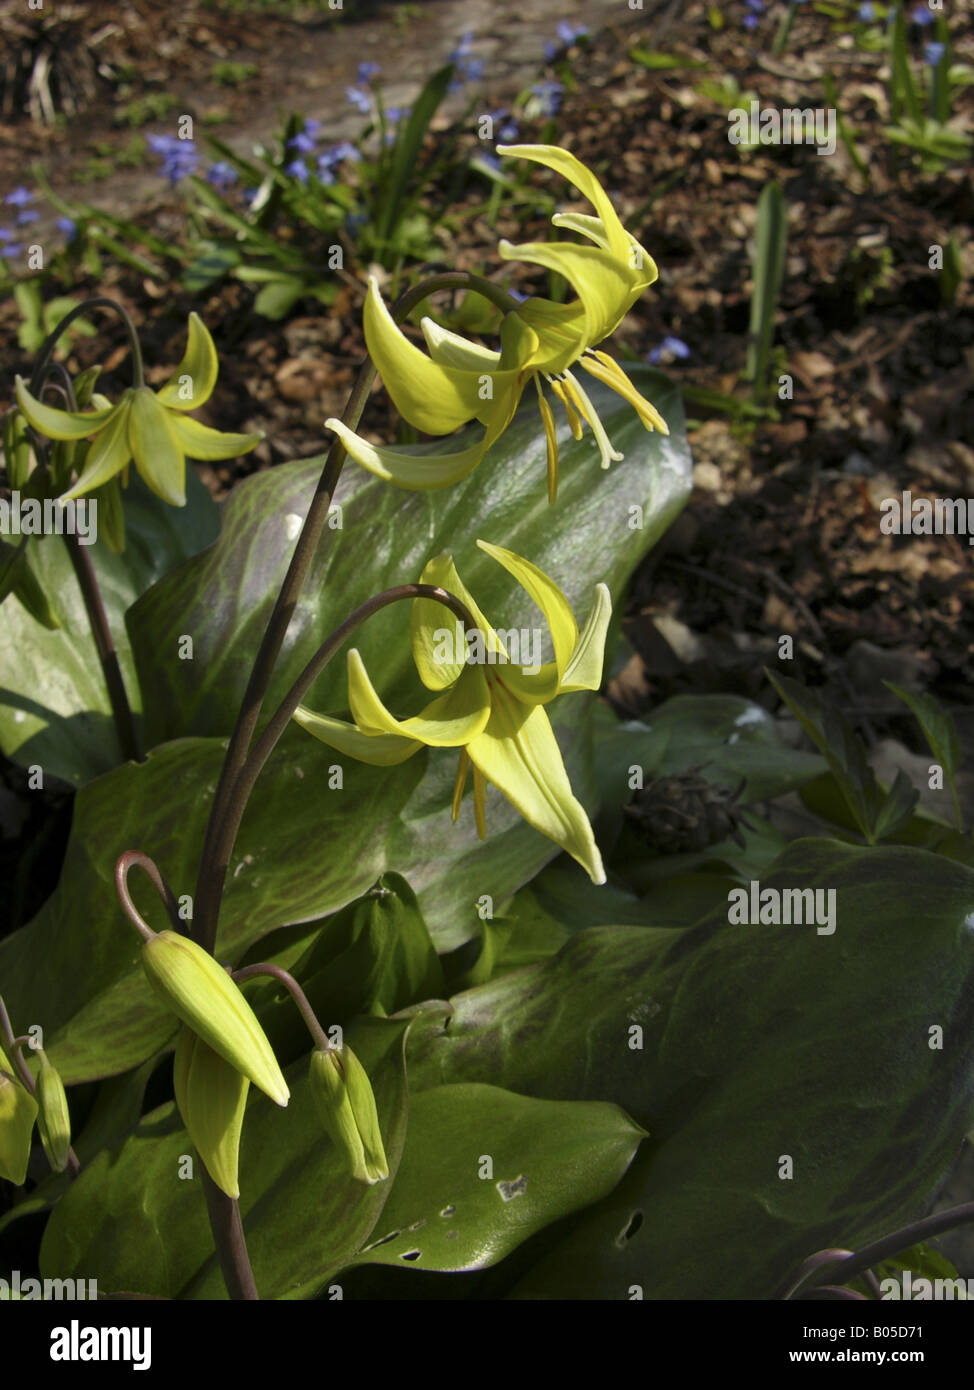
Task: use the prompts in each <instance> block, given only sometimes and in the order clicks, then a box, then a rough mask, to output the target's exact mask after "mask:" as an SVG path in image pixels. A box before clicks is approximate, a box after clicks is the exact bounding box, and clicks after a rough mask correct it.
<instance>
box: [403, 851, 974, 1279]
mask: <svg viewBox="0 0 974 1390" xmlns="http://www.w3.org/2000/svg"><path fill="white" fill-rule="evenodd" d="M768 887H774V888H777V889H779V890H784V889H786V888H800V889H808V888H812V889H817V890H821V891H822V892H823V893H827V892H828V891H829V890H834V891H835V894H836V899H835V904H836V915H835V921H836V929H835V931H834V933H833V934H831V935H829V934H819V931H818V929H817V926H816V925H804V926H795V925H792V926H787V925H771V924H767V925H747V926H745V925H732V924H731V923H730V922H729V920H728V911H727V907H726V906H725V907H724V908H723V909H722V910H718V911H715V912H714V913H713V914H712V915H711V916H710V917H709V918H708V919H706V920H705V921H703V922H701V923H700V924H699V925H697V926H694V927H692V928H689V929H688V930H686V931H680V932H673V931H668V930H665V929H653V928H638V927H618V928H612V927H603V928H595V929H592V930H590V931H584V932H581V933H579V934H578V935H576V936H575V937H573V938H572V940H571V941H570V942H569V944H568V945H567V946H566V947H565V948H564V949H563V950H562V951H561V952H560V953H559V954H558V955H557V956H556V957H554V958H553V959H551V960H549V961H546V962H544V963H542V964H539V965H536V966H531V967H528V968H527V969H524V970H521V971H517V972H515V973H514V974H511V975H507V976H505V977H504V978H502V979H499V980H494V981H492V982H491V983H490V984H488V985H485V986H482V987H480V988H478V989H475V990H471V991H469V992H468V993H466V994H462V995H460V996H458V997H457V998H455V999H454V1000H453V1001H452V1005H451V1008H452V1015H450V1014H448V1013H447V1011H446V1010H445V1009H444V1010H443V1011H442V1012H438V1011H437V1010H436V1009H435V1008H431V1009H430V1010H429V1011H428V1012H426V1013H425V1014H423V1015H421V1016H420V1018H419V1019H417V1021H416V1025H415V1028H414V1032H413V1035H412V1039H411V1043H410V1047H409V1051H408V1057H407V1063H408V1069H409V1082H410V1089H411V1092H412V1094H413V1097H414V1099H415V1098H416V1096H417V1095H418V1094H419V1093H420V1092H422V1091H425V1090H428V1089H431V1088H433V1087H436V1086H441V1085H450V1084H453V1083H459V1082H462V1081H464V1080H468V1079H470V1078H476V1079H478V1080H482V1081H485V1082H487V1083H489V1084H491V1085H499V1086H503V1087H505V1088H507V1089H510V1090H514V1091H517V1092H518V1093H520V1094H523V1095H533V1096H536V1097H539V1098H543V1099H576V1100H578V1099H589V1100H592V1099H600V1100H607V1101H611V1102H613V1103H615V1104H617V1105H620V1106H622V1107H623V1109H625V1110H626V1111H627V1113H628V1114H630V1115H631V1116H632V1118H633V1119H635V1120H636V1122H637V1123H639V1124H641V1125H643V1127H644V1128H646V1129H647V1130H649V1131H650V1132H651V1134H652V1139H651V1140H650V1141H649V1143H648V1144H647V1146H646V1147H645V1148H644V1149H643V1150H641V1151H640V1153H639V1154H638V1155H637V1157H636V1159H635V1160H634V1163H633V1165H632V1167H631V1169H630V1170H629V1172H628V1174H627V1175H626V1177H625V1178H624V1179H623V1181H622V1183H621V1184H620V1186H619V1187H618V1188H617V1189H616V1190H615V1191H614V1192H613V1193H612V1195H611V1196H610V1197H609V1198H608V1199H607V1200H606V1201H604V1202H602V1203H600V1204H599V1205H598V1206H596V1207H594V1208H592V1210H591V1212H589V1213H586V1214H585V1215H584V1216H583V1217H582V1218H581V1220H580V1222H579V1223H578V1224H577V1225H576V1226H575V1227H574V1228H573V1229H572V1230H570V1231H569V1233H568V1234H567V1235H566V1236H565V1237H564V1238H563V1239H559V1240H558V1241H557V1243H556V1244H555V1245H554V1246H553V1247H552V1248H551V1249H550V1250H549V1251H548V1252H547V1253H545V1254H544V1255H543V1257H542V1258H541V1260H540V1261H539V1264H538V1266H537V1268H536V1269H535V1270H534V1271H533V1272H532V1273H530V1274H528V1275H526V1276H525V1277H524V1278H523V1280H522V1281H521V1282H520V1283H519V1284H518V1286H517V1288H516V1289H515V1294H516V1295H518V1296H524V1297H545V1298H558V1297H572V1298H628V1297H629V1296H630V1294H629V1290H630V1289H631V1287H632V1286H633V1285H638V1286H639V1287H640V1288H641V1290H642V1293H643V1297H644V1298H669V1299H683V1298H769V1297H774V1296H775V1293H776V1291H777V1290H778V1289H779V1287H780V1286H781V1285H782V1283H783V1282H784V1281H785V1280H786V1279H787V1277H788V1276H789V1274H790V1273H791V1272H792V1270H793V1269H794V1268H796V1267H797V1266H798V1264H800V1263H801V1261H802V1259H804V1258H805V1256H807V1255H809V1254H812V1253H813V1252H815V1251H816V1250H819V1249H823V1248H825V1247H829V1246H839V1247H845V1248H853V1249H854V1248H856V1246H857V1245H862V1244H864V1243H866V1242H867V1241H869V1240H871V1239H874V1238H876V1237H878V1236H879V1235H881V1234H884V1233H887V1232H888V1231H890V1230H892V1229H895V1228H896V1226H897V1225H901V1224H906V1223H907V1222H908V1221H909V1220H912V1219H914V1218H915V1217H917V1216H919V1215H920V1214H922V1212H923V1210H924V1204H925V1202H926V1201H927V1199H928V1198H929V1197H930V1196H932V1194H933V1193H934V1192H935V1191H936V1190H937V1187H938V1185H939V1183H940V1182H941V1181H942V1179H943V1177H944V1175H945V1173H946V1171H947V1170H948V1169H949V1167H950V1165H951V1164H952V1163H953V1161H954V1160H955V1158H956V1152H957V1149H958V1147H959V1145H960V1143H961V1141H962V1139H963V1136H964V1134H965V1132H966V1131H967V1129H969V1127H970V1124H971V1120H972V1116H974V1027H972V1007H974V1005H972V1001H974V873H972V872H970V871H969V870H968V869H966V868H963V867H961V866H959V865H954V864H951V863H949V862H947V861H944V860H943V859H940V858H937V857H935V856H932V855H929V854H926V853H924V852H922V851H918V850H912V849H904V848H899V847H898V848H896V849H886V848H882V849H865V848H860V847H854V846H845V845H840V844H838V843H837V842H835V841H828V840H803V841H798V842H797V843H795V844H794V845H792V846H790V847H789V849H788V850H787V851H786V853H785V854H784V855H783V856H782V857H781V859H780V860H779V861H778V863H777V865H776V866H775V868H774V871H773V872H772V873H770V874H768V875H765V876H762V879H761V881H760V888H761V889H766V888H768ZM826 901H827V900H825V899H823V905H824V904H825V902H826ZM447 1019H449V1022H448V1025H447ZM935 1025H936V1026H939V1027H942V1029H943V1046H942V1048H939V1049H938V1048H936V1047H934V1046H932V1045H931V1038H932V1037H933V1036H934V1035H932V1034H931V1031H930V1030H931V1029H932V1028H933V1027H934V1026H935ZM634 1029H635V1030H636V1031H635V1032H634ZM640 1044H641V1045H640ZM783 1155H789V1156H790V1157H791V1158H792V1160H793V1163H794V1170H793V1177H792V1178H790V1179H785V1178H782V1177H779V1171H780V1169H781V1163H782V1156H783Z"/></svg>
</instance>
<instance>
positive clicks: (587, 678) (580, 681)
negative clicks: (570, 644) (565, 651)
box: [559, 584, 612, 692]
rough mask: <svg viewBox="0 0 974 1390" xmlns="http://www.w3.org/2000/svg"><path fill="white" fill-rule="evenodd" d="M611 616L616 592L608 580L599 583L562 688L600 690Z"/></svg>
mask: <svg viewBox="0 0 974 1390" xmlns="http://www.w3.org/2000/svg"><path fill="white" fill-rule="evenodd" d="M611 617H612V595H611V594H610V593H609V590H608V588H607V587H606V586H605V585H604V584H596V586H595V600H594V602H593V604H592V608H591V611H590V612H589V615H588V618H587V620H586V622H585V626H584V627H583V628H582V631H581V633H580V635H579V638H578V641H577V643H576V644H575V650H574V651H573V652H572V655H571V658H570V660H569V662H568V665H567V666H566V667H565V670H564V672H563V673H562V678H561V684H560V686H559V691H560V692H568V691H572V690H598V688H599V686H600V685H601V684H602V666H603V662H604V660H605V638H606V634H607V632H608V630H609V620H610V618H611Z"/></svg>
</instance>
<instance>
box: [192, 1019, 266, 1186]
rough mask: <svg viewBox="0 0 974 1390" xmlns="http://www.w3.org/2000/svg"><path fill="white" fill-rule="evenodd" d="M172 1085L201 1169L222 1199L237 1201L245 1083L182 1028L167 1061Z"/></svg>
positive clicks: (247, 1081)
mask: <svg viewBox="0 0 974 1390" xmlns="http://www.w3.org/2000/svg"><path fill="white" fill-rule="evenodd" d="M173 1086H174V1089H175V1092H176V1104H177V1106H178V1107H179V1113H180V1115H182V1117H183V1124H184V1125H185V1126H186V1129H187V1131H188V1132H189V1137H190V1139H192V1141H193V1143H194V1144H195V1145H196V1148H197V1149H198V1151H199V1155H200V1158H201V1159H202V1160H203V1162H204V1164H205V1165H206V1171H207V1172H208V1173H209V1175H210V1177H211V1178H212V1179H213V1181H214V1182H215V1183H216V1185H217V1187H219V1188H220V1189H221V1190H222V1191H223V1192H225V1193H226V1194H227V1196H228V1197H239V1196H240V1184H239V1181H238V1178H237V1167H238V1160H239V1157H240V1131H241V1129H242V1128H243V1118H244V1111H245V1109H246V1108H247V1092H248V1091H249V1090H250V1082H249V1080H248V1079H247V1077H246V1076H241V1075H240V1073H239V1072H238V1071H237V1070H236V1068H234V1067H232V1066H231V1065H230V1064H229V1062H225V1061H224V1060H223V1058H222V1057H221V1056H220V1055H219V1054H218V1053H216V1052H214V1051H213V1049H212V1047H210V1046H209V1044H208V1043H205V1042H204V1041H203V1039H202V1038H200V1037H198V1036H197V1035H196V1034H195V1033H193V1032H191V1031H190V1029H189V1028H183V1029H181V1030H180V1034H179V1040H178V1041H177V1043H176V1055H175V1057H174V1058H173Z"/></svg>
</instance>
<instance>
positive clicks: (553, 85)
mask: <svg viewBox="0 0 974 1390" xmlns="http://www.w3.org/2000/svg"><path fill="white" fill-rule="evenodd" d="M564 90H565V88H564V86H563V85H562V84H561V83H560V82H556V81H555V80H554V79H552V80H551V81H548V82H536V83H535V84H534V86H533V87H532V88H531V92H532V94H533V95H534V96H535V97H537V99H538V103H539V105H540V108H541V110H540V114H541V115H542V116H554V115H556V114H557V112H559V111H560V110H561V98H562V93H563V92H564Z"/></svg>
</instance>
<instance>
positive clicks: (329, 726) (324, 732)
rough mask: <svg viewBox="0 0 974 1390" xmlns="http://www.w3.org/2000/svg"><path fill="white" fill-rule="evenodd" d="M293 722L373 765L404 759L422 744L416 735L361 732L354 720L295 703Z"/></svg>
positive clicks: (388, 763) (323, 741)
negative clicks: (352, 721)
mask: <svg viewBox="0 0 974 1390" xmlns="http://www.w3.org/2000/svg"><path fill="white" fill-rule="evenodd" d="M291 718H292V719H293V720H294V722H295V723H296V724H300V725H301V727H302V729H306V730H307V731H308V733H309V734H314V736H315V738H317V739H320V741H321V742H322V743H327V745H328V747H329V748H335V749H337V751H338V752H339V753H345V754H347V756H348V757H350V758H357V759H358V760H359V762H363V763H371V764H372V765H373V766H374V767H393V766H394V765H395V764H396V763H404V762H405V761H406V759H407V758H411V757H412V756H413V754H414V753H418V752H419V750H420V748H422V746H423V745H422V744H421V743H417V742H416V740H415V739H411V738H402V737H400V735H399V734H377V735H369V734H363V733H362V731H361V729H356V727H355V725H354V724H349V723H348V721H347V720H345V719H332V718H331V716H330V715H327V714H315V712H314V710H311V709H307V708H306V707H305V706H304V705H298V707H297V709H296V710H295V711H294V714H293V715H292V716H291Z"/></svg>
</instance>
